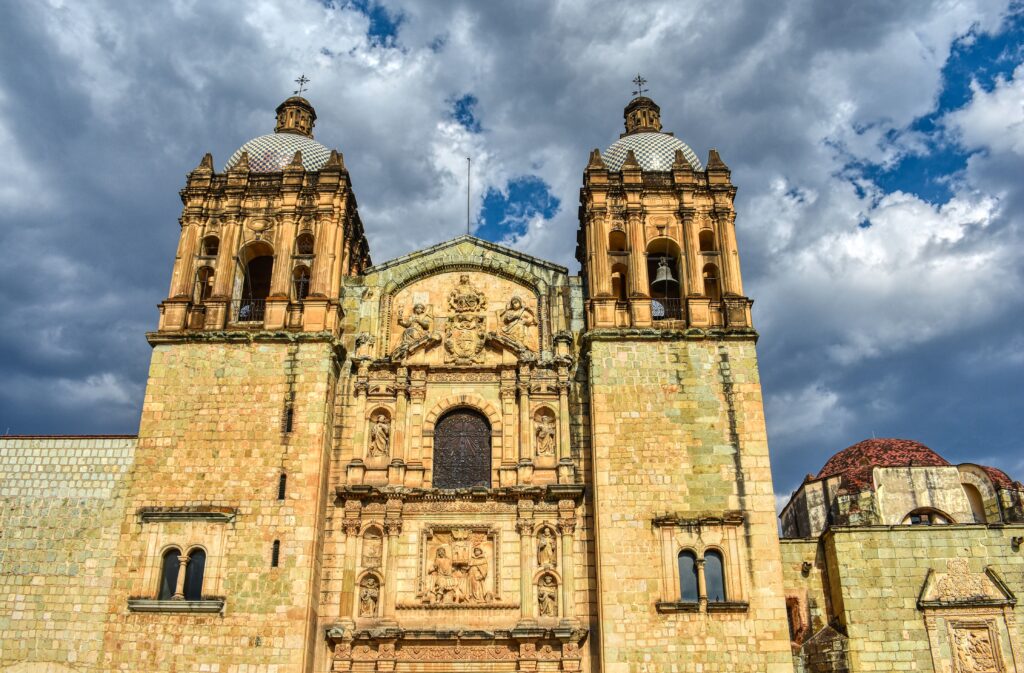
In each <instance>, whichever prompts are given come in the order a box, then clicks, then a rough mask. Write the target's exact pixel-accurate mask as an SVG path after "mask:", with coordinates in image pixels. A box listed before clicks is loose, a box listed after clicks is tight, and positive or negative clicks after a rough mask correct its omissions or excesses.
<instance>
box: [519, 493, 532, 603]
mask: <svg viewBox="0 0 1024 673" xmlns="http://www.w3.org/2000/svg"><path fill="white" fill-rule="evenodd" d="M520 514H523V512H522V510H520ZM516 532H517V533H519V614H520V617H521V618H522V619H530V618H532V617H533V616H534V610H533V607H534V606H533V592H532V591H531V588H532V586H533V577H532V575H533V563H532V562H531V561H532V558H533V552H534V549H533V519H527V518H522V517H521V518H519V519H517V520H516Z"/></svg>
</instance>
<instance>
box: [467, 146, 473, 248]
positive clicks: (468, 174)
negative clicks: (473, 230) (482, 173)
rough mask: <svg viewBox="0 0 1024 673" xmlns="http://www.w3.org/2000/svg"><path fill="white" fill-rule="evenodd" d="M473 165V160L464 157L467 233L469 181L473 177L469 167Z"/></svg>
mask: <svg viewBox="0 0 1024 673" xmlns="http://www.w3.org/2000/svg"><path fill="white" fill-rule="evenodd" d="M472 165H473V160H472V159H470V158H469V157H466V233H467V234H469V233H470V231H469V192H470V184H471V183H470V181H471V180H472V179H473V177H472V176H473V174H472V172H471V170H470V168H471V167H472Z"/></svg>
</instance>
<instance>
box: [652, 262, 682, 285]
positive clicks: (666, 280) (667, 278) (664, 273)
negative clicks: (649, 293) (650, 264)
mask: <svg viewBox="0 0 1024 673" xmlns="http://www.w3.org/2000/svg"><path fill="white" fill-rule="evenodd" d="M678 284H679V281H677V280H676V279H675V278H673V277H672V269H671V268H670V267H669V265H668V261H666V259H665V258H664V257H662V258H661V259H659V260H658V272H657V273H656V274H654V282H652V283H651V289H652V290H661V291H662V292H668V291H669V290H671V289H672V286H673V285H678Z"/></svg>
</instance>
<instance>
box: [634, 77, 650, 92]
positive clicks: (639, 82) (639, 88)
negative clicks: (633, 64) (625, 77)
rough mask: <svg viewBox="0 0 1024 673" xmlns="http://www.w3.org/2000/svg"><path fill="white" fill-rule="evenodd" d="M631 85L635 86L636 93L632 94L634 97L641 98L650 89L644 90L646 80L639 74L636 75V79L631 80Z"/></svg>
mask: <svg viewBox="0 0 1024 673" xmlns="http://www.w3.org/2000/svg"><path fill="white" fill-rule="evenodd" d="M633 84H636V91H634V92H633V95H634V96H642V95H644V93H646V92H648V91H650V89H645V88H644V84H647V80H645V79H644V78H643V75H641V74H640V73H637V74H636V77H634V78H633Z"/></svg>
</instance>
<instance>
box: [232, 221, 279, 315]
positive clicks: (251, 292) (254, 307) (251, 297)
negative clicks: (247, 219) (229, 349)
mask: <svg viewBox="0 0 1024 673" xmlns="http://www.w3.org/2000/svg"><path fill="white" fill-rule="evenodd" d="M238 263H239V267H240V271H241V276H242V277H241V279H240V280H241V282H240V283H239V285H240V288H241V291H240V293H239V295H238V297H237V300H236V301H235V302H234V303H235V311H234V319H235V320H236V321H237V322H263V315H264V312H265V311H266V306H267V296H268V295H269V294H270V277H271V274H272V273H273V270H274V249H273V248H272V247H270V245H269V244H268V243H265V242H263V241H257V242H255V243H250V244H249V245H247V246H245V247H244V248H242V250H241V251H240V253H239V255H238Z"/></svg>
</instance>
